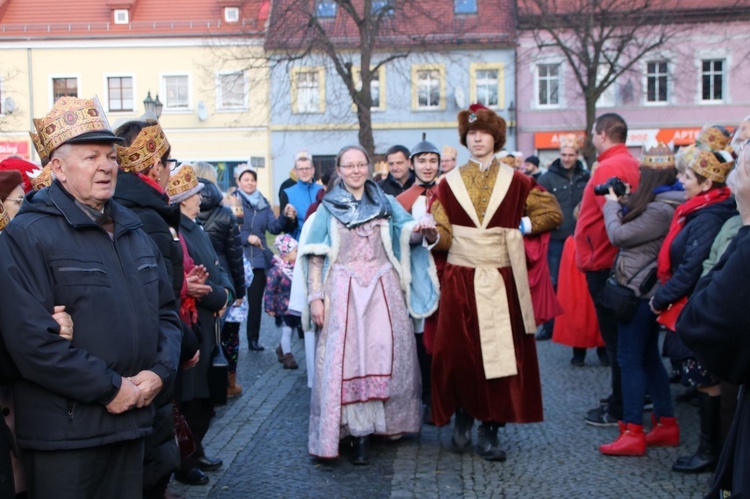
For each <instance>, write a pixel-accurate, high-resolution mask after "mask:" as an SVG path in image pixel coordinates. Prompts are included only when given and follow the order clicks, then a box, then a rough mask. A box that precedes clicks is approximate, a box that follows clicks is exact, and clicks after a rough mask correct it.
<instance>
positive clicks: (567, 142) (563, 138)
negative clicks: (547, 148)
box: [560, 133, 581, 151]
mask: <svg viewBox="0 0 750 499" xmlns="http://www.w3.org/2000/svg"><path fill="white" fill-rule="evenodd" d="M563 147H572V148H573V149H575V150H576V151H578V150H580V149H581V141H580V140H579V138H578V136H577V135H576V134H574V133H566V134H564V135H560V149H562V148H563Z"/></svg>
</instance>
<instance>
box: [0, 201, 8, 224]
mask: <svg viewBox="0 0 750 499" xmlns="http://www.w3.org/2000/svg"><path fill="white" fill-rule="evenodd" d="M8 223H10V217H8V214H7V213H5V208H4V207H3V203H0V230H4V229H5V226H6V225H8Z"/></svg>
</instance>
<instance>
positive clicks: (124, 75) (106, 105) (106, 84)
mask: <svg viewBox="0 0 750 499" xmlns="http://www.w3.org/2000/svg"><path fill="white" fill-rule="evenodd" d="M110 78H130V80H131V81H132V83H133V96H132V100H133V109H130V110H114V109H111V108H110V107H109V101H110V96H109V79H110ZM102 95H105V96H106V99H107V102H106V103H105V102H103V103H102V105H104V108H105V109H106V110H107V113H115V114H127V113H134V112H135V111H136V110H137V109H138V98H137V95H138V93H137V92H136V88H135V75H134V74H132V73H131V74H127V73H107V74H105V75H104V92H102Z"/></svg>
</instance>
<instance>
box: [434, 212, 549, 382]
mask: <svg viewBox="0 0 750 499" xmlns="http://www.w3.org/2000/svg"><path fill="white" fill-rule="evenodd" d="M452 229H453V242H452V244H451V248H450V250H449V252H448V263H450V264H451V265H457V266H460V267H471V268H474V269H476V270H475V272H474V295H475V297H476V302H477V318H478V322H479V338H480V343H481V346H482V362H483V365H484V375H485V377H486V378H487V379H494V378H502V377H505V376H513V375H515V374H518V367H517V366H516V353H515V348H514V344H513V332H512V329H511V323H510V306H509V305H508V295H507V292H506V290H505V281H503V277H502V276H501V275H500V273H499V272H498V271H497V269H498V268H502V267H508V266H510V267H511V269H512V271H513V279H514V280H515V282H516V290H517V292H518V301H519V303H520V305H521V314H522V316H523V325H524V329H525V331H526V333H527V334H534V332H535V330H536V323H535V320H534V307H533V305H532V303H531V290H530V289H529V276H528V272H527V270H526V252H525V249H524V246H523V235H522V234H521V231H519V230H518V229H507V228H502V227H494V228H491V229H478V228H476V227H466V226H461V225H453V227H452Z"/></svg>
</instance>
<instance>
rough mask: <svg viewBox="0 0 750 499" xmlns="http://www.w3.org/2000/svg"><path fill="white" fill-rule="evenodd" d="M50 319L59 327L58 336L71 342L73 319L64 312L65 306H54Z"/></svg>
mask: <svg viewBox="0 0 750 499" xmlns="http://www.w3.org/2000/svg"><path fill="white" fill-rule="evenodd" d="M52 318H53V319H55V320H56V321H57V323H58V324H59V325H60V336H62V337H63V338H65V339H66V340H68V341H73V318H72V317H71V316H70V315H69V314H68V313H67V312H66V311H65V305H55V313H54V314H52Z"/></svg>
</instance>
